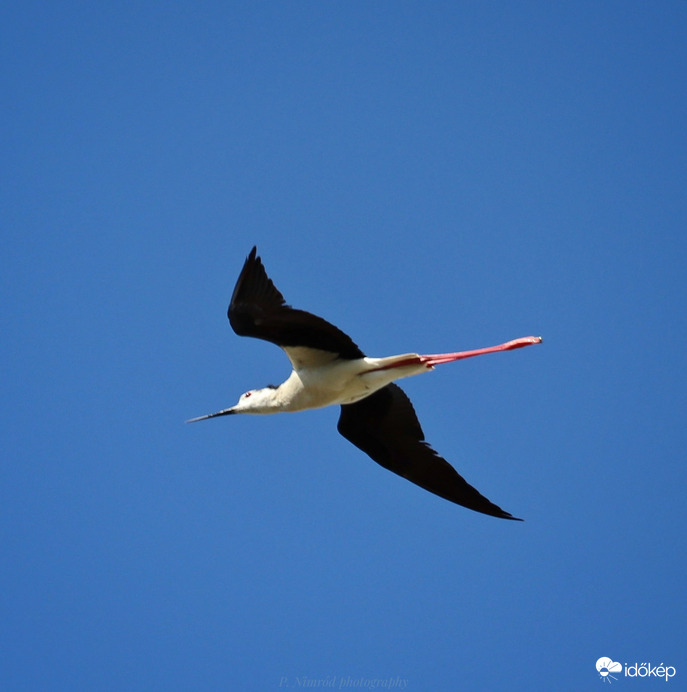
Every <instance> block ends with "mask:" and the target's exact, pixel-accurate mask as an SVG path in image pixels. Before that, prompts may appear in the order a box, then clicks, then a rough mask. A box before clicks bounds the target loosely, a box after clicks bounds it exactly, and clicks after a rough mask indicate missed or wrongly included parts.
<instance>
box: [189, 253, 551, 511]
mask: <svg viewBox="0 0 687 692" xmlns="http://www.w3.org/2000/svg"><path fill="white" fill-rule="evenodd" d="M228 316H229V322H230V323H231V326H232V328H233V329H234V331H235V332H236V333H237V334H238V335H239V336H253V337H256V338H258V339H265V340H266V341H271V342H272V343H273V344H276V345H277V346H280V347H281V348H282V349H283V350H284V351H285V352H286V355H287V356H288V358H289V360H290V361H291V365H292V366H293V371H292V372H291V375H290V376H289V377H288V379H287V380H286V381H285V382H283V383H282V384H280V385H279V386H278V387H274V386H270V387H265V388H264V389H253V390H251V391H249V392H246V393H245V394H242V395H241V397H240V398H239V401H238V403H237V404H236V405H235V406H232V407H231V408H227V409H224V410H222V411H218V412H217V413H211V414H208V415H206V416H200V417H198V418H192V419H191V420H189V421H187V422H188V423H193V422H195V421H199V420H205V419H206V418H215V417H217V416H227V415H229V414H234V413H279V412H281V411H304V410H306V409H311V408H321V407H323V406H330V405H332V404H340V405H341V416H340V417H339V423H338V426H337V427H338V430H339V432H340V433H341V434H342V435H343V436H344V437H345V438H346V439H347V440H349V441H350V442H352V443H353V444H354V445H355V446H356V447H359V448H360V449H362V450H363V452H365V453H366V454H368V455H369V456H370V457H371V458H372V459H373V460H374V461H376V462H377V463H378V464H380V465H381V466H383V467H384V468H387V469H389V471H393V472H394V473H397V474H398V475H400V476H403V477H404V478H406V479H408V480H409V481H411V482H412V483H415V484H416V485H419V486H420V487H421V488H424V489H425V490H429V491H430V492H432V493H435V494H436V495H439V496H440V497H443V498H445V499H447V500H450V501H451V502H455V503H456V504H459V505H463V507H467V508H468V509H472V510H475V511H476V512H482V513H484V514H490V515H492V516H495V517H501V518H503V519H516V520H518V521H522V520H520V519H518V518H517V517H514V516H513V515H512V514H510V513H509V512H506V511H504V510H502V509H501V508H500V507H498V506H497V505H495V504H494V503H493V502H490V501H489V500H487V498H486V497H484V496H483V495H482V494H481V493H479V492H478V491H477V490H475V488H473V487H472V486H471V485H470V484H469V483H468V482H467V481H466V480H465V479H464V478H463V477H462V476H460V475H459V474H458V473H457V471H456V470H455V469H454V468H453V467H452V466H451V465H450V464H449V463H448V462H447V461H446V460H445V459H443V458H442V457H440V456H439V455H438V454H437V453H436V452H435V451H434V450H433V449H432V448H431V447H430V446H429V444H427V442H425V436H424V433H423V432H422V428H421V427H420V423H419V421H418V419H417V416H416V415H415V411H414V409H413V406H412V404H411V403H410V400H409V399H408V397H407V396H406V395H405V393H404V392H403V390H402V389H401V388H400V387H398V386H397V385H395V384H393V381H394V380H398V379H401V378H403V377H410V376H411V375H419V374H420V373H423V372H428V371H429V370H433V369H434V366H435V365H440V364H442V363H451V362H453V361H456V360H461V359H462V358H470V357H472V356H479V355H482V354H485V353H494V352H496V351H510V350H512V349H515V348H522V347H523V346H530V345H531V344H539V343H541V341H542V339H541V337H539V336H527V337H523V338H521V339H514V340H513V341H508V342H507V343H505V344H500V345H499V346H491V347H489V348H480V349H476V350H472V351H460V352H457V353H439V354H434V355H426V356H421V355H419V354H417V353H404V354H402V355H398V356H389V357H387V358H368V357H367V356H365V354H364V353H363V352H362V351H361V350H360V349H359V348H358V347H357V346H356V345H355V344H354V343H353V341H352V340H351V338H350V337H349V336H348V335H347V334H344V333H343V332H342V331H341V330H340V329H337V328H336V327H335V326H334V325H332V324H330V323H329V322H327V321H326V320H323V319H322V318H321V317H317V316H316V315H313V314H311V313H309V312H305V311H304V310H296V309H294V308H292V307H291V306H289V305H287V304H286V301H285V300H284V297H283V296H282V294H281V293H280V292H279V291H278V290H277V289H276V288H275V286H274V284H273V283H272V281H271V280H270V278H269V277H268V276H267V273H266V272H265V268H264V267H263V264H262V262H261V260H260V258H259V257H258V256H257V249H256V248H255V247H254V248H253V249H252V250H251V252H250V254H249V255H248V258H247V259H246V262H245V264H244V265H243V269H242V270H241V274H240V275H239V278H238V281H237V282H236V287H235V288H234V293H233V295H232V296H231V302H230V303H229V310H228Z"/></svg>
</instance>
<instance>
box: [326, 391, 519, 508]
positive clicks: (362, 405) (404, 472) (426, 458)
mask: <svg viewBox="0 0 687 692" xmlns="http://www.w3.org/2000/svg"><path fill="white" fill-rule="evenodd" d="M338 430H339V432H340V433H341V434H342V435H343V436H344V437H345V438H346V439H347V440H349V441H350V442H352V443H353V444H354V445H355V446H356V447H359V448H360V449H362V450H363V452H365V453H366V454H368V455H369V456H370V457H372V459H373V460H374V461H376V462H377V463H378V464H380V465H381V466H383V467H384V468H386V469H388V470H389V471H393V472H394V473H397V474H398V475H399V476H403V478H406V479H407V480H409V481H410V482H411V483H415V484H416V485H419V486H420V487H421V488H424V489H425V490H429V491H430V492H431V493H434V494H435V495H439V496H440V497H443V498H445V499H446V500H450V501H451V502H455V503H456V504H459V505H462V506H463V507H467V508H468V509H472V510H475V511H476V512H482V513H483V514H490V515H492V516H495V517H501V518H503V519H517V517H514V516H513V515H512V514H510V513H508V512H505V511H504V510H502V509H501V508H500V507H498V506H497V505H495V504H494V503H493V502H490V501H489V500H487V498H486V497H484V495H482V494H481V493H479V492H478V491H477V490H475V488H473V487H472V486H471V485H470V484H469V483H468V482H467V481H466V480H465V479H464V478H463V477H462V476H460V475H459V474H458V472H457V471H456V470H455V469H454V468H453V467H452V466H451V464H449V463H448V462H447V461H446V460H445V459H443V458H442V457H440V456H439V455H438V454H437V453H436V452H435V451H434V450H433V449H432V448H431V447H430V446H429V444H427V442H425V436H424V433H423V432H422V427H421V426H420V423H419V421H418V419H417V416H416V415H415V410H414V409H413V405H412V404H411V403H410V399H408V397H407V396H406V394H405V393H404V392H403V390H402V389H401V388H400V387H398V386H397V385H395V384H389V385H387V386H386V387H384V388H383V389H380V390H379V391H378V392H375V393H374V394H372V395H371V396H368V397H367V398H365V399H362V400H361V401H358V402H357V403H355V404H345V405H343V406H342V407H341V416H340V418H339V424H338ZM518 521H522V520H520V519H518Z"/></svg>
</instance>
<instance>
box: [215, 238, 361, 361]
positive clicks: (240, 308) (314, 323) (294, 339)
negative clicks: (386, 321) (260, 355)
mask: <svg viewBox="0 0 687 692" xmlns="http://www.w3.org/2000/svg"><path fill="white" fill-rule="evenodd" d="M227 314H228V317H229V322H230V323H231V326H232V329H233V330H234V331H235V332H236V333H237V334H238V335H239V336H252V337H255V338H257V339H264V340H265V341H270V342H272V343H273V344H277V346H282V347H283V346H291V347H293V346H303V347H307V348H311V349H318V350H320V351H327V352H330V353H336V354H338V355H339V357H340V358H344V359H355V358H362V357H363V356H364V354H363V352H362V351H361V350H360V349H359V348H358V347H357V346H356V345H355V343H354V342H353V340H352V339H351V338H350V337H349V336H348V335H347V334H344V332H342V331H341V330H340V329H338V328H337V327H335V326H334V325H333V324H330V323H329V322H327V321H326V320H324V319H322V318H321V317H318V316H317V315H313V314H311V313H309V312H306V311H305V310H296V309H294V308H292V307H291V306H290V305H287V304H286V301H285V300H284V296H282V294H281V293H280V292H279V291H278V290H277V288H276V287H275V285H274V284H273V283H272V280H271V279H270V278H269V277H268V276H267V272H266V271H265V268H264V266H263V264H262V261H261V260H260V258H259V257H258V256H257V250H256V248H255V247H254V248H253V249H252V250H251V252H250V254H249V255H248V258H247V259H246V263H245V264H244V265H243V269H242V270H241V274H240V275H239V278H238V281H237V282H236V287H235V288H234V293H233V295H232V296H231V302H230V303H229V310H228V313H227Z"/></svg>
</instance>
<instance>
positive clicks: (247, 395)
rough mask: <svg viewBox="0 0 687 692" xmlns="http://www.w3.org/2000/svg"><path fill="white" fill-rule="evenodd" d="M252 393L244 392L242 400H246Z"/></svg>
mask: <svg viewBox="0 0 687 692" xmlns="http://www.w3.org/2000/svg"><path fill="white" fill-rule="evenodd" d="M252 393H253V392H246V393H245V394H244V395H243V398H244V399H247V398H248V397H249V396H250V395H251V394H252Z"/></svg>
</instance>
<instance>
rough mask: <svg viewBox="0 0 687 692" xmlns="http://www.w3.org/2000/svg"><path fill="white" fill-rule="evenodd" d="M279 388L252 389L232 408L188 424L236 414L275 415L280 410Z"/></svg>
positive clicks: (191, 420) (196, 419)
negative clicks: (278, 400) (277, 392)
mask: <svg viewBox="0 0 687 692" xmlns="http://www.w3.org/2000/svg"><path fill="white" fill-rule="evenodd" d="M276 391H277V387H273V386H269V387H263V388H262V389H251V390H249V391H247V392H245V393H243V394H241V396H240V397H239V400H238V402H237V403H236V405H235V406H232V407H231V408H225V409H223V410H222V411H217V413H208V414H207V415H206V416H199V417H198V418H191V419H190V420H187V421H186V422H187V423H195V422H196V421H199V420H205V419H206V418H217V416H229V415H231V414H234V413H274V412H275V411H277V410H278V404H277V395H276Z"/></svg>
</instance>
